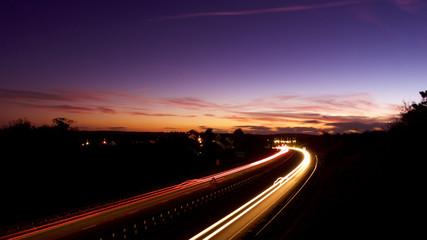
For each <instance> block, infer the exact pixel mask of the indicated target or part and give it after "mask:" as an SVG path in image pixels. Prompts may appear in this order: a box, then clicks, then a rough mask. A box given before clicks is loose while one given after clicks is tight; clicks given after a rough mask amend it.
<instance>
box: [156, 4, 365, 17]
mask: <svg viewBox="0 0 427 240" xmlns="http://www.w3.org/2000/svg"><path fill="white" fill-rule="evenodd" d="M360 2H361V1H357V0H351V1H339V2H329V3H321V4H312V5H298V6H287V7H277V8H264V9H254V10H243V11H222V12H201V13H188V14H180V15H173V16H165V17H159V18H155V19H151V20H153V21H164V20H173V19H186V18H199V17H209V16H242V15H256V14H267V13H279V12H294V11H305V10H311V9H321V8H332V7H341V6H347V5H354V4H359V3H360Z"/></svg>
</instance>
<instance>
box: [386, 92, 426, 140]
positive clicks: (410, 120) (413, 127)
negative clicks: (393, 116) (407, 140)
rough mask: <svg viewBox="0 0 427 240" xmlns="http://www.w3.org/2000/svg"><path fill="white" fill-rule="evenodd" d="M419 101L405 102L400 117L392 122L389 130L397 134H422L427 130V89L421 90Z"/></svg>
mask: <svg viewBox="0 0 427 240" xmlns="http://www.w3.org/2000/svg"><path fill="white" fill-rule="evenodd" d="M420 95H421V98H422V100H421V102H420V103H415V102H413V103H412V104H405V106H404V107H403V109H402V111H401V113H400V118H399V119H397V120H395V121H394V122H392V123H391V124H390V126H389V131H390V132H392V133H393V132H394V133H398V134H403V133H406V134H415V135H422V134H425V133H426V132H427V90H426V91H421V92H420Z"/></svg>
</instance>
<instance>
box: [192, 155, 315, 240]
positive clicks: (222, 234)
mask: <svg viewBox="0 0 427 240" xmlns="http://www.w3.org/2000/svg"><path fill="white" fill-rule="evenodd" d="M290 149H292V150H295V151H300V152H301V153H303V159H302V161H301V163H300V164H299V165H298V166H297V167H296V168H294V169H293V170H292V171H291V172H290V173H288V174H286V175H285V176H283V177H279V178H277V180H276V181H275V182H274V183H273V184H272V185H271V186H270V187H268V188H267V189H265V190H264V191H263V192H261V193H260V194H258V195H257V196H255V197H254V198H252V199H251V200H250V201H248V202H246V203H245V204H243V205H242V206H240V207H239V208H237V209H236V210H234V211H233V212H231V213H230V214H228V215H227V216H225V217H224V218H222V219H220V220H219V221H217V222H216V223H214V224H212V225H211V226H209V227H207V228H206V229H204V230H203V231H201V232H200V233H198V234H197V235H195V236H194V237H192V238H191V239H190V240H196V239H204V240H207V239H240V238H242V237H243V236H244V235H245V234H246V233H247V232H248V231H250V230H251V228H252V227H253V226H254V225H256V223H257V222H258V221H260V219H262V218H263V217H265V216H266V215H268V214H269V213H270V211H271V210H272V209H274V208H275V206H276V204H278V203H279V202H280V201H281V200H283V199H284V198H286V197H288V198H289V195H291V194H293V193H295V188H299V187H302V186H303V185H302V186H301V183H305V182H306V181H307V180H308V179H309V177H310V176H311V175H312V173H313V172H314V171H315V167H316V166H315V164H316V163H314V161H311V156H310V154H309V153H308V152H307V151H306V150H303V149H299V148H290ZM297 190H299V189H297ZM297 192H298V191H297ZM289 199H290V200H292V197H291V198H289Z"/></svg>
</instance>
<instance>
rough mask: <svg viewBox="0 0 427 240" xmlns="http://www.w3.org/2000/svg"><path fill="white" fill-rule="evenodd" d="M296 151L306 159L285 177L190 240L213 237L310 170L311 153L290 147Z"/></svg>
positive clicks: (205, 239)
mask: <svg viewBox="0 0 427 240" xmlns="http://www.w3.org/2000/svg"><path fill="white" fill-rule="evenodd" d="M289 149H293V150H296V151H300V152H302V153H303V155H304V159H303V160H302V162H301V163H300V164H299V165H298V166H297V167H296V168H295V169H293V170H292V171H291V172H290V173H288V174H287V175H286V176H284V177H279V178H278V179H277V180H276V181H275V182H274V184H273V185H272V186H270V187H269V188H268V189H266V190H265V191H263V192H262V193H261V194H259V195H258V196H256V197H254V198H253V199H251V200H250V201H248V202H247V203H245V204H244V205H242V206H241V207H239V208H238V209H236V210H235V211H233V212H232V213H230V214H229V215H227V216H226V217H224V218H222V219H221V220H219V221H217V222H216V223H214V224H213V225H211V226H209V227H208V228H206V229H205V230H203V231H201V232H200V233H198V234H197V235H195V236H194V237H192V238H191V239H190V240H196V239H204V240H207V239H211V238H213V237H214V236H215V235H217V234H218V233H220V232H221V231H222V230H224V229H225V228H227V227H228V226H230V225H231V224H232V223H234V222H235V221H237V220H238V219H239V218H241V217H242V216H244V215H245V214H246V213H248V212H249V211H250V210H252V209H253V208H254V207H256V206H257V205H258V204H260V203H261V202H262V201H264V200H265V199H267V198H268V197H269V196H270V195H272V194H273V193H274V192H276V191H277V190H279V189H280V188H282V187H283V186H284V185H285V184H286V183H287V182H289V181H290V180H291V179H293V178H294V177H295V176H296V175H297V174H298V173H303V172H304V171H308V169H309V168H308V166H309V165H310V162H311V157H310V154H309V153H308V152H307V151H306V150H303V149H300V148H289Z"/></svg>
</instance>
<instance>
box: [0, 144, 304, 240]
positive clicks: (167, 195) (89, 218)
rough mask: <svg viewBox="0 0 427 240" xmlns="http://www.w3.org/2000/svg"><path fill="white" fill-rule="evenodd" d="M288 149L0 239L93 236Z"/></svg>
mask: <svg viewBox="0 0 427 240" xmlns="http://www.w3.org/2000/svg"><path fill="white" fill-rule="evenodd" d="M288 151H289V148H287V147H282V148H280V149H279V151H278V152H277V153H276V154H274V155H272V156H270V157H267V158H264V159H261V160H258V161H255V162H253V163H250V164H246V165H243V166H240V167H237V168H233V169H230V170H227V171H223V172H220V173H216V174H212V175H209V176H206V177H203V178H198V179H192V180H188V181H186V182H183V183H181V184H177V185H174V186H171V187H167V188H163V189H160V190H157V191H153V192H149V193H146V194H142V195H138V196H135V197H132V198H128V199H124V200H120V201H117V202H114V203H111V204H108V205H105V206H101V207H98V208H96V209H93V210H92V211H88V212H85V213H83V214H80V215H76V216H72V217H69V218H64V219H61V220H58V221H54V222H51V223H48V224H45V225H41V226H37V227H33V228H30V229H24V230H22V231H18V232H15V233H11V234H8V235H5V236H1V237H0V239H34V240H37V239H43V240H44V239H75V238H86V237H89V236H90V237H94V236H97V233H99V232H100V231H104V230H105V229H109V228H114V227H117V225H118V224H122V223H124V222H131V221H132V220H135V219H140V218H141V217H142V216H148V215H150V214H151V213H155V212H158V211H159V210H162V209H164V208H165V207H170V206H176V205H178V204H180V203H182V202H185V201H188V200H191V199H194V198H195V197H197V196H201V195H203V194H206V193H209V192H212V189H214V188H218V187H221V186H227V185H229V184H231V183H233V182H236V181H239V180H241V179H243V178H246V177H248V176H250V175H252V174H257V173H259V172H262V171H264V170H265V169H266V168H268V167H272V166H275V165H277V164H278V163H280V161H281V157H282V156H283V155H285V154H286V153H287V152H288ZM298 172H299V171H298ZM287 181H289V180H286V179H285V178H283V179H282V180H278V181H277V182H276V184H275V185H277V186H282V185H283V184H284V182H287ZM274 192H276V190H275V191H274ZM269 195H275V194H273V193H272V194H269Z"/></svg>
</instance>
